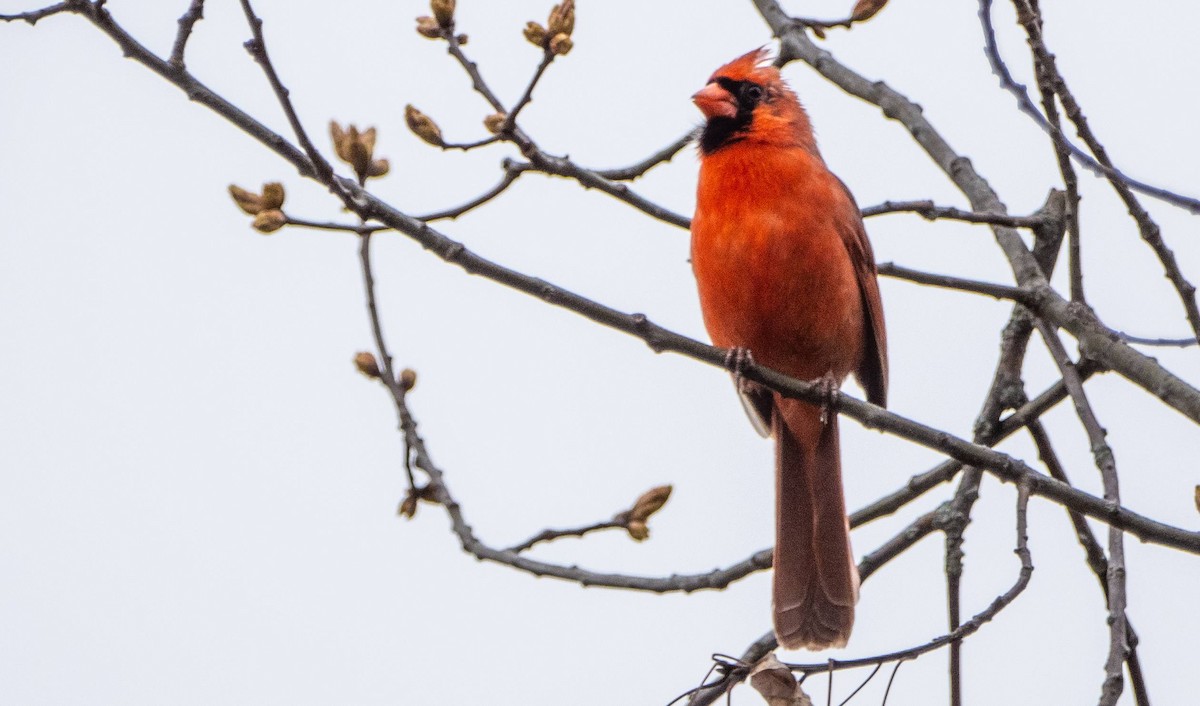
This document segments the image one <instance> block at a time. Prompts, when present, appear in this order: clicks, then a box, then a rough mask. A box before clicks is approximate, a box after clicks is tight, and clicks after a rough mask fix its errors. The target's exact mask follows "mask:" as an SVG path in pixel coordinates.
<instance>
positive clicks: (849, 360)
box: [692, 49, 887, 649]
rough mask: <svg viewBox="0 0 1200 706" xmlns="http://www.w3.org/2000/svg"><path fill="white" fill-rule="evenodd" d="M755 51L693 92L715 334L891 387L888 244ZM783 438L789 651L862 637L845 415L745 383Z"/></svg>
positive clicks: (784, 616)
mask: <svg viewBox="0 0 1200 706" xmlns="http://www.w3.org/2000/svg"><path fill="white" fill-rule="evenodd" d="M765 58H766V53H765V51H763V50H761V49H760V50H757V51H754V52H750V53H749V54H746V55H745V56H742V57H740V58H738V59H735V60H734V61H732V62H730V63H729V64H727V65H725V66H723V67H721V68H720V69H718V70H717V71H716V73H714V74H713V76H712V78H711V79H710V80H709V83H708V85H707V86H705V87H704V88H703V89H702V90H701V91H700V92H698V93H697V94H696V95H695V96H694V97H693V100H694V101H695V103H696V105H697V106H698V107H699V108H700V110H701V111H703V112H704V114H705V117H706V118H707V122H706V124H705V127H704V132H703V134H702V135H701V139H700V154H701V161H700V183H699V186H698V189H697V200H696V214H695V217H694V218H693V220H692V267H693V269H694V271H695V275H696V283H697V286H698V289H699V293H700V304H701V309H702V311H703V314H704V323H705V326H706V327H707V329H708V332H709V335H710V337H711V338H712V341H713V343H714V344H716V345H718V346H721V347H725V348H744V349H748V350H749V351H750V352H751V354H752V355H753V357H754V360H755V362H756V363H759V364H762V365H765V366H767V367H769V368H773V369H775V370H778V371H780V372H782V373H785V374H787V375H790V376H792V377H795V378H800V379H803V380H817V379H824V380H832V381H833V382H834V384H837V385H840V384H841V383H842V381H844V380H845V379H846V377H847V376H848V375H849V374H851V373H853V374H854V375H855V376H856V377H857V378H858V380H859V382H860V384H862V386H863V388H864V389H865V390H866V393H867V397H868V399H870V400H871V401H872V402H874V403H876V404H879V405H883V404H885V403H886V396H887V342H886V334H885V332H884V322H883V306H882V302H881V301H880V297H879V285H878V282H877V280H876V269H875V259H874V254H873V253H872V251H871V244H870V242H869V241H868V240H867V235H866V231H865V230H864V228H863V223H862V217H861V215H860V213H859V210H858V206H857V205H856V204H855V202H854V198H853V197H852V196H851V195H850V192H849V191H848V190H847V189H846V187H845V185H844V184H843V183H842V182H841V181H840V180H839V179H838V178H837V177H836V176H834V175H833V173H832V172H830V171H829V169H828V168H827V167H826V166H825V162H824V160H822V158H821V155H820V152H819V151H818V150H817V145H816V140H815V139H814V137H813V132H812V126H811V124H810V123H809V119H808V115H807V114H806V113H805V111H804V109H803V108H802V107H801V105H800V103H799V101H798V100H797V98H796V96H795V94H794V93H793V92H792V91H791V89H790V88H788V86H787V85H786V84H785V83H784V82H783V80H782V78H781V77H780V75H779V71H778V69H775V68H774V67H771V66H765V65H763V62H764V60H765ZM743 394H745V395H746V396H747V397H748V398H749V399H748V405H747V407H748V408H749V409H751V410H753V411H755V413H757V414H758V415H759V416H760V417H761V420H760V421H761V422H762V424H761V426H762V427H763V428H765V429H766V430H768V431H769V432H770V434H771V435H773V436H774V437H775V440H776V541H775V559H774V563H775V578H774V595H773V603H774V624H775V632H776V635H777V636H778V638H779V643H780V644H781V645H782V646H784V647H787V648H799V647H805V648H809V649H823V648H826V647H835V646H841V645H845V644H846V640H847V639H848V638H849V636H850V630H851V628H852V627H853V624H854V605H855V603H856V602H857V599H858V572H857V570H856V568H855V565H854V560H853V555H852V552H851V549H850V537H849V526H848V523H847V519H846V508H845V500H844V497H843V492H842V481H841V460H840V452H839V448H838V430H837V417H836V415H828V416H827V419H826V420H825V421H822V416H823V415H822V410H821V409H820V408H819V407H817V406H814V405H810V404H807V403H805V402H800V401H798V400H791V399H786V398H783V397H781V396H780V395H778V394H776V393H772V392H770V391H768V390H762V389H756V388H754V387H748V388H746V389H744V390H743Z"/></svg>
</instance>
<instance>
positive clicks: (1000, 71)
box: [979, 0, 1200, 214]
mask: <svg viewBox="0 0 1200 706" xmlns="http://www.w3.org/2000/svg"><path fill="white" fill-rule="evenodd" d="M979 2H980V7H979V19H980V23H981V24H982V26H983V33H984V49H985V53H986V54H987V57H988V61H989V62H990V63H991V66H992V73H994V74H995V75H996V77H997V78H998V79H1000V86H1001V88H1003V89H1004V90H1006V91H1008V92H1009V93H1011V94H1012V95H1013V96H1014V97H1015V98H1016V99H1017V108H1018V109H1019V110H1020V111H1021V112H1022V113H1024V114H1026V115H1027V116H1029V117H1030V118H1032V119H1033V122H1034V123H1035V124H1036V125H1037V126H1038V127H1039V128H1041V129H1042V130H1044V131H1046V132H1050V131H1051V130H1052V129H1053V128H1052V127H1051V126H1050V124H1049V123H1048V122H1047V121H1046V118H1045V116H1043V115H1042V114H1041V112H1040V111H1038V109H1037V106H1035V105H1034V103H1033V100H1032V99H1030V97H1029V92H1028V90H1027V89H1026V87H1025V86H1024V85H1022V84H1020V83H1018V82H1017V81H1016V80H1015V79H1013V77H1012V74H1010V73H1009V71H1008V67H1006V66H1005V65H1004V61H1003V60H1002V59H1001V57H1000V49H999V46H998V45H997V43H996V31H995V28H994V27H993V25H992V17H991V6H992V0H979ZM1067 145H1068V146H1069V147H1070V149H1071V156H1072V157H1074V158H1075V160H1076V161H1077V162H1079V163H1080V164H1082V165H1083V166H1084V167H1085V168H1086V169H1087V170H1088V171H1091V172H1092V173H1093V174H1096V175H1098V176H1103V177H1106V178H1113V179H1118V180H1120V181H1122V182H1123V183H1125V184H1127V185H1128V186H1129V187H1130V188H1131V189H1133V190H1135V191H1137V192H1139V193H1142V194H1145V195H1147V196H1149V197H1151V198H1155V199H1158V200H1160V201H1164V202H1166V203H1169V204H1171V205H1172V206H1177V207H1179V208H1182V209H1184V210H1186V211H1188V212H1189V213H1193V214H1200V199H1196V198H1193V197H1191V196H1184V195H1182V194H1177V193H1175V192H1173V191H1169V190H1167V189H1164V188H1161V187H1158V186H1153V185H1151V184H1147V183H1146V182H1144V181H1139V180H1137V179H1134V178H1133V177H1131V176H1129V175H1128V174H1125V173H1124V172H1122V171H1121V170H1119V169H1116V168H1114V167H1111V166H1106V165H1104V164H1101V163H1100V162H1097V161H1096V160H1095V159H1093V158H1092V156H1091V155H1090V154H1088V153H1087V152H1085V151H1083V150H1082V149H1080V148H1079V147H1078V146H1076V145H1075V144H1073V143H1071V142H1068V143H1067Z"/></svg>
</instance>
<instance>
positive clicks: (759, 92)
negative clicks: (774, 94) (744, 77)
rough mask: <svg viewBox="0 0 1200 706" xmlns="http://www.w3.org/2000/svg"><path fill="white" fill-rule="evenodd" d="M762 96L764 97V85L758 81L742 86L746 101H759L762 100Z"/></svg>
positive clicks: (743, 96)
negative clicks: (757, 82)
mask: <svg viewBox="0 0 1200 706" xmlns="http://www.w3.org/2000/svg"><path fill="white" fill-rule="evenodd" d="M762 97H763V89H762V86H760V85H758V84H756V83H748V84H746V85H745V87H744V88H742V98H744V99H745V100H746V101H748V102H750V103H757V102H759V101H760V100H762Z"/></svg>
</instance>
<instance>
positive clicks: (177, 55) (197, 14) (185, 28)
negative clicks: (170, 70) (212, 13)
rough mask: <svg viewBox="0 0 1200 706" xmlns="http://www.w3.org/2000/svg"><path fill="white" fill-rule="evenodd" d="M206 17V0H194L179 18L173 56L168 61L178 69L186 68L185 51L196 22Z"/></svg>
mask: <svg viewBox="0 0 1200 706" xmlns="http://www.w3.org/2000/svg"><path fill="white" fill-rule="evenodd" d="M202 19H204V0H192V4H191V5H190V6H189V7H188V9H187V12H185V13H183V16H182V17H180V18H179V32H178V33H176V35H175V44H174V46H172V48H171V58H170V59H167V63H168V64H170V65H171V66H173V67H175V68H176V69H182V68H184V66H185V65H184V62H183V53H184V52H185V51H187V42H188V39H189V38H191V36H192V29H193V28H194V27H195V26H196V23H197V22H199V21H200V20H202Z"/></svg>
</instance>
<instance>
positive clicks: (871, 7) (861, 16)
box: [850, 0, 888, 22]
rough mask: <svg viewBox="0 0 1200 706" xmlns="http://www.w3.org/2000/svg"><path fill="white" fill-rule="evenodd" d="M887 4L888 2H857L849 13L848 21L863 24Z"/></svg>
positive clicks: (874, 0) (877, 0)
mask: <svg viewBox="0 0 1200 706" xmlns="http://www.w3.org/2000/svg"><path fill="white" fill-rule="evenodd" d="M887 3H888V0H858V2H856V3H854V10H853V11H852V12H851V13H850V19H852V20H854V21H855V22H865V21H866V20H869V19H871V18H872V17H874V16H875V13H877V12H879V11H880V10H882V9H883V6H884V5H886V4H887Z"/></svg>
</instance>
